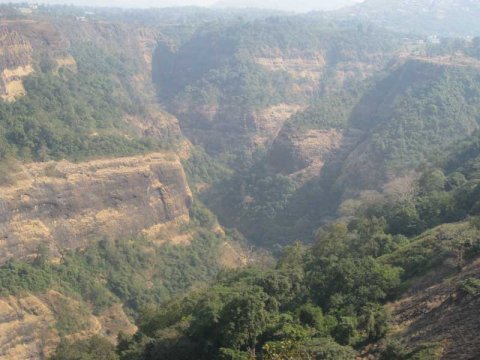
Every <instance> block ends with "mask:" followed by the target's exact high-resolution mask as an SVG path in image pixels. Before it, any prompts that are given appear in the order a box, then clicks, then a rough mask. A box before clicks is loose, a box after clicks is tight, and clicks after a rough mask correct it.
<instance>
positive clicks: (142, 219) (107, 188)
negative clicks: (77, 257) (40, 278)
mask: <svg viewBox="0 0 480 360" xmlns="http://www.w3.org/2000/svg"><path fill="white" fill-rule="evenodd" d="M18 178H19V179H18V181H17V182H16V183H15V184H14V185H10V186H2V187H0V261H1V262H3V261H5V260H6V259H8V258H11V257H16V258H19V257H26V256H29V255H32V254H34V253H35V251H36V250H37V248H38V246H39V245H40V244H46V245H48V246H49V248H50V250H51V252H52V253H57V252H58V250H60V249H68V248H78V247H82V246H85V245H87V244H88V241H89V239H92V238H101V237H117V238H118V237H122V236H127V235H129V234H132V235H133V234H137V233H139V232H140V231H142V230H143V229H146V228H150V227H152V226H154V225H157V224H162V223H167V222H169V221H174V220H175V219H177V218H179V217H182V218H185V217H188V210H189V206H190V203H191V201H192V196H191V193H190V189H189V187H188V185H187V181H186V178H185V174H184V172H183V168H182V166H181V163H180V161H179V160H178V158H176V156H175V155H172V154H160V153H157V154H150V155H147V156H138V157H130V158H120V159H112V160H96V161H89V162H85V163H80V164H73V163H69V162H66V161H62V162H49V163H40V164H30V165H26V166H24V167H23V169H22V173H21V174H19V175H18Z"/></svg>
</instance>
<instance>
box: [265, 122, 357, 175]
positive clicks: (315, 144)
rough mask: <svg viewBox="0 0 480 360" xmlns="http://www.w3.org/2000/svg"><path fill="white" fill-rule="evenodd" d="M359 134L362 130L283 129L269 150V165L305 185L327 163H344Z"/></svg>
mask: <svg viewBox="0 0 480 360" xmlns="http://www.w3.org/2000/svg"><path fill="white" fill-rule="evenodd" d="M359 137H360V132H357V131H353V130H347V131H343V130H338V129H323V130H320V129H309V130H306V131H305V132H289V131H282V132H281V133H280V134H279V136H278V137H277V138H276V139H275V141H274V143H273V145H272V147H271V149H270V151H269V153H268V164H269V165H270V166H271V168H272V170H273V171H274V172H276V173H280V174H283V175H288V176H291V177H292V178H294V179H295V180H297V181H298V182H299V183H300V184H303V183H305V182H307V181H309V180H311V179H313V178H315V177H318V176H320V175H321V172H322V169H323V167H324V166H325V164H326V163H329V164H330V163H332V162H341V161H342V160H343V158H344V157H345V156H346V155H347V154H348V153H349V152H350V151H351V150H352V148H354V146H355V144H356V143H357V142H358V140H359Z"/></svg>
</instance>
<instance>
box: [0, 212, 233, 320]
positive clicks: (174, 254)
mask: <svg viewBox="0 0 480 360" xmlns="http://www.w3.org/2000/svg"><path fill="white" fill-rule="evenodd" d="M197 213H198V211H197ZM203 213H204V214H205V211H204V212H203ZM222 241H224V240H222V239H221V238H219V237H218V236H216V235H213V234H212V233H210V232H208V231H206V230H199V231H198V233H197V235H195V236H194V239H193V240H192V242H191V244H190V245H185V246H175V245H170V244H166V245H163V246H160V247H158V246H154V245H152V244H151V243H149V242H148V241H147V240H143V239H128V240H117V241H109V240H102V241H100V242H98V243H97V244H96V245H92V246H89V247H88V248H86V249H85V250H79V251H70V252H66V253H64V254H63V255H62V261H61V262H60V263H59V264H54V263H51V262H50V261H48V260H45V259H44V260H42V259H41V258H40V256H39V257H37V260H36V261H34V262H33V263H31V264H29V263H26V262H19V261H16V260H11V261H9V262H7V263H6V264H4V265H2V266H0V288H1V289H2V294H3V295H10V294H22V293H25V292H30V293H43V292H45V291H46V290H47V289H57V290H60V291H61V292H62V293H65V294H70V295H72V296H74V297H77V298H79V299H82V300H84V301H86V302H87V303H90V304H92V305H93V307H94V310H95V312H96V313H99V312H101V311H102V310H105V309H106V308H107V307H108V306H110V305H112V304H113V302H118V301H120V302H122V303H124V304H125V305H126V307H127V309H129V311H130V313H131V314H136V313H138V311H139V310H140V309H141V308H143V307H145V306H146V305H148V304H150V303H157V304H158V303H163V302H165V301H167V300H168V299H170V298H171V297H172V296H174V295H176V294H179V293H182V292H185V291H187V290H188V289H190V288H192V287H193V286H196V285H200V284H203V283H205V282H207V281H208V280H210V279H212V278H213V277H214V276H215V274H216V273H217V272H218V271H219V269H220V266H219V265H218V263H217V260H218V254H217V251H218V247H219V244H221V242H222ZM59 311H60V312H61V309H60V308H59ZM59 318H60V320H59V321H60V323H61V324H59V326H60V327H62V328H65V329H68V327H69V326H70V325H69V324H68V323H66V322H65V321H67V322H68V319H65V318H64V317H62V316H60V317H59ZM62 319H63V320H65V321H63V320H62Z"/></svg>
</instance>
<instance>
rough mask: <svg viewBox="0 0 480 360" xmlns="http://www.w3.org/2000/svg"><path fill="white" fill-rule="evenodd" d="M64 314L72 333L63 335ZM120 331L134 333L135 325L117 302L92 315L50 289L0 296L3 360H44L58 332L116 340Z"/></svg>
mask: <svg viewBox="0 0 480 360" xmlns="http://www.w3.org/2000/svg"><path fill="white" fill-rule="evenodd" d="M66 317H68V321H69V324H70V325H69V326H70V328H71V330H72V332H71V333H68V334H63V333H61V332H62V325H61V322H62V319H63V320H65V318H66ZM72 324H75V326H74V327H76V328H75V329H74V328H73V327H72ZM120 331H122V332H124V333H127V334H133V333H135V331H136V327H135V326H134V325H133V324H132V323H131V322H130V320H129V319H128V318H127V316H126V315H125V313H124V311H123V309H122V307H121V306H120V305H119V304H115V305H113V306H111V307H110V308H108V309H107V310H105V311H104V312H102V313H101V314H100V315H98V316H95V315H93V314H91V313H90V311H89V310H88V309H87V308H85V306H84V305H83V304H82V303H81V302H78V301H77V300H75V299H72V298H69V297H67V296H65V295H62V294H60V293H58V292H56V291H53V290H50V291H47V292H46V293H45V294H40V295H24V296H18V297H16V296H8V297H2V298H0V359H2V360H18V359H43V358H45V356H48V355H49V354H51V353H52V351H54V350H55V347H56V346H57V345H58V343H59V342H60V335H63V336H66V338H67V339H70V340H74V339H75V340H80V339H85V338H88V337H91V336H93V335H97V334H98V335H104V336H107V337H109V338H111V340H112V341H115V339H116V336H117V334H118V333H119V332H120Z"/></svg>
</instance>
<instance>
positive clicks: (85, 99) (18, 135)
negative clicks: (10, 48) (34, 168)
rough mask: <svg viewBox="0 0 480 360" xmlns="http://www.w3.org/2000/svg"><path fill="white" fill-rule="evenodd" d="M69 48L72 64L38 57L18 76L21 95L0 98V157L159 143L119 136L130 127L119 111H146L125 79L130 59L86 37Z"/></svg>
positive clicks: (126, 150) (86, 153) (131, 149)
mask: <svg viewBox="0 0 480 360" xmlns="http://www.w3.org/2000/svg"><path fill="white" fill-rule="evenodd" d="M72 54H73V56H74V57H75V60H76V62H77V68H78V69H77V70H74V69H68V68H60V69H57V65H56V63H54V61H53V60H51V59H49V58H48V57H45V58H42V59H41V60H40V61H39V69H38V71H37V72H36V73H34V74H33V75H31V76H29V77H28V78H26V79H25V80H24V86H25V89H26V92H27V95H26V96H25V97H23V98H21V99H18V100H17V101H15V102H13V103H6V102H0V160H3V159H5V158H6V157H7V156H9V155H10V156H16V157H19V158H22V159H26V160H40V161H44V160H48V159H50V158H53V159H61V158H70V159H74V160H78V159H82V158H85V157H92V156H101V155H120V156H121V155H129V154H134V153H142V152H145V151H148V150H152V149H155V148H159V147H160V144H159V143H158V140H157V141H154V140H153V139H148V138H140V137H127V136H125V135H126V134H133V133H132V131H131V130H130V129H129V126H128V124H127V123H125V122H124V121H123V120H122V119H123V117H124V116H125V115H127V114H138V115H140V116H142V115H145V112H146V108H145V104H144V102H143V101H142V100H141V96H140V94H137V93H136V91H135V90H134V89H133V87H132V86H131V84H130V82H131V77H132V75H133V73H134V72H135V66H136V65H135V63H134V62H132V61H130V62H126V61H121V59H118V58H117V57H115V56H113V55H111V54H109V53H108V52H107V51H106V50H102V49H100V48H99V47H97V46H95V45H93V44H90V43H80V44H75V46H74V47H73V48H72ZM166 145H168V144H164V146H166Z"/></svg>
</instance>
